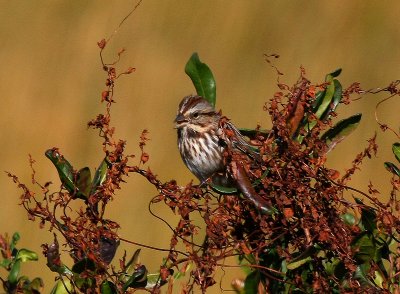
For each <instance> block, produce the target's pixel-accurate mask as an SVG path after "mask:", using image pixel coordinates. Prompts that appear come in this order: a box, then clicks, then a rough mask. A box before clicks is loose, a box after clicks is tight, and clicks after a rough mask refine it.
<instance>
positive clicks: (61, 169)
mask: <svg viewBox="0 0 400 294" xmlns="http://www.w3.org/2000/svg"><path fill="white" fill-rule="evenodd" d="M45 155H46V157H47V158H48V159H50V160H51V162H52V163H53V164H54V166H55V167H56V169H57V172H58V175H59V177H60V180H61V183H62V184H63V186H64V188H65V189H67V191H68V192H69V193H71V194H72V195H74V197H75V198H81V199H84V200H85V199H86V197H85V196H84V195H83V194H82V193H81V192H80V191H79V189H78V187H77V186H76V185H75V176H74V169H73V167H72V165H71V164H70V163H69V162H68V160H66V159H65V158H64V156H62V155H61V154H60V153H59V152H58V150H57V149H55V148H53V149H49V150H47V151H46V153H45Z"/></svg>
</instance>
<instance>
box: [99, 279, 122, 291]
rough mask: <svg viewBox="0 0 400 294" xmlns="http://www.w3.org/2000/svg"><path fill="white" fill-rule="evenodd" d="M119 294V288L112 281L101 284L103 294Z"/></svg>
mask: <svg viewBox="0 0 400 294" xmlns="http://www.w3.org/2000/svg"><path fill="white" fill-rule="evenodd" d="M115 293H118V289H117V287H116V286H115V285H114V283H112V282H110V281H104V282H103V283H102V284H101V294H115Z"/></svg>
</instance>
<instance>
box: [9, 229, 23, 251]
mask: <svg viewBox="0 0 400 294" xmlns="http://www.w3.org/2000/svg"><path fill="white" fill-rule="evenodd" d="M19 239H21V236H20V235H19V233H18V232H15V233H14V234H13V236H12V238H11V242H10V250H11V252H13V251H14V250H15V249H16V246H17V243H18V241H19ZM13 253H14V252H13Z"/></svg>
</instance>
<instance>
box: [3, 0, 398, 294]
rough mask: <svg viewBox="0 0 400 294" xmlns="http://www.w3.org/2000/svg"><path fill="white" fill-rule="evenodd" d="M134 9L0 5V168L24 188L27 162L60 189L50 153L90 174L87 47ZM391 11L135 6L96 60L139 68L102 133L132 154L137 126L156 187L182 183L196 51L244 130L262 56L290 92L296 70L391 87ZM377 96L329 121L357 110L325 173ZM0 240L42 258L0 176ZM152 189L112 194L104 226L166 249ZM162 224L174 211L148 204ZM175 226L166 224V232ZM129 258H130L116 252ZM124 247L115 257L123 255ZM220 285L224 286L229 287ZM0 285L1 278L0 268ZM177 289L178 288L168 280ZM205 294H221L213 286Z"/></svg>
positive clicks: (370, 173) (340, 161)
mask: <svg viewBox="0 0 400 294" xmlns="http://www.w3.org/2000/svg"><path fill="white" fill-rule="evenodd" d="M132 6H133V2H132V1H99V0H98V1H4V0H1V1H0V41H1V44H0V62H1V70H0V81H1V82H0V99H1V100H0V101H1V107H0V127H1V134H0V143H1V152H0V170H1V171H3V170H7V171H11V172H13V173H15V174H17V175H19V176H20V178H21V180H23V181H25V182H29V175H30V171H29V168H28V154H29V153H30V154H32V156H33V157H34V158H35V159H36V160H37V163H36V165H35V166H36V170H37V177H38V179H39V180H42V181H43V182H45V181H47V180H51V181H53V182H54V183H55V185H54V187H55V188H56V187H58V185H59V181H58V180H57V174H56V171H55V169H54V168H53V167H52V165H51V163H50V161H48V160H47V159H46V158H45V157H44V155H43V153H44V151H45V150H46V149H48V148H51V147H53V146H57V147H59V148H60V149H61V151H62V152H63V153H64V154H65V155H66V157H67V158H68V159H69V160H70V161H71V162H72V163H73V164H74V166H75V167H76V168H79V167H83V166H89V167H90V168H92V169H93V168H95V167H96V166H97V165H98V164H99V162H100V161H101V159H102V153H101V147H100V142H101V141H100V140H99V138H98V137H97V136H96V133H95V132H94V131H89V130H87V127H86V122H87V121H88V120H89V119H91V118H93V117H95V116H96V115H97V113H99V112H100V111H102V106H101V105H100V103H99V98H100V93H101V91H102V90H103V89H104V81H105V75H104V73H103V72H102V70H101V66H100V61H99V57H98V53H99V50H98V48H97V45H96V42H97V41H99V40H100V39H102V38H103V37H108V36H109V35H110V34H111V33H112V32H113V30H114V28H115V27H116V26H117V25H118V23H119V22H120V20H121V19H122V18H123V17H124V16H126V14H127V13H128V11H130V9H131V8H132ZM399 15H400V4H399V2H398V1H397V0H396V1H366V0H359V1H344V0H343V1H265V0H264V1H261V0H259V1H215V0H208V1H188V0H178V1H177V0H175V1H171V0H169V1H167V0H165V1H155V0H145V1H143V3H142V5H141V6H140V8H139V9H138V10H137V11H136V12H135V13H134V14H133V16H132V17H131V18H129V19H128V20H127V21H126V23H125V24H124V26H123V27H122V28H121V29H120V30H119V33H118V34H117V35H116V36H115V37H114V39H113V40H112V43H111V44H110V45H109V46H108V48H107V50H106V54H105V55H106V57H107V59H108V60H109V61H111V60H112V59H113V56H114V53H115V52H116V51H117V50H118V49H120V48H122V47H125V48H126V49H127V52H126V53H125V54H124V55H123V58H122V61H121V62H120V64H119V66H120V67H119V68H121V69H124V68H127V67H128V66H133V67H136V68H137V71H136V72H135V73H134V74H132V75H131V76H128V77H124V78H121V79H120V80H119V81H118V84H117V88H116V96H115V98H116V100H117V104H115V105H114V107H113V119H114V120H113V123H114V125H115V126H116V127H117V136H119V137H120V138H124V139H126V140H127V141H128V148H127V149H128V151H129V152H133V153H137V150H138V148H137V141H138V137H139V135H140V132H141V130H142V129H144V128H147V129H148V130H149V131H150V137H151V141H150V142H149V144H148V147H147V151H148V152H149V153H150V156H151V157H150V162H149V165H150V166H151V168H152V170H153V171H155V172H156V173H157V174H158V176H159V178H160V179H161V180H169V179H171V178H175V179H177V180H178V182H179V183H181V184H184V183H187V182H188V181H189V180H190V179H192V178H193V176H192V175H191V174H190V173H189V172H188V171H187V170H186V169H185V167H184V166H183V164H182V162H181V159H180V157H179V154H178V151H177V148H176V137H175V136H176V135H175V131H174V130H173V128H172V127H173V124H172V120H173V119H174V115H175V113H176V107H177V104H178V103H179V101H180V99H181V97H183V96H184V95H187V94H189V93H193V92H194V89H193V87H192V85H191V82H190V80H189V79H188V78H187V77H186V75H185V74H184V71H183V68H184V65H185V63H186V61H187V59H188V58H189V56H190V55H191V54H192V53H193V52H194V51H197V52H199V54H200V58H201V59H202V60H204V61H205V62H207V63H208V64H209V65H210V67H211V68H212V70H213V72H214V75H215V77H216V79H217V87H218V97H219V98H218V102H217V107H218V108H222V109H223V112H224V114H226V115H228V116H229V117H231V118H232V120H233V121H234V123H235V124H236V125H238V126H242V127H252V126H255V125H256V124H257V123H260V124H261V125H263V126H264V127H268V126H269V125H270V120H269V118H268V115H267V113H265V112H264V111H263V110H262V106H263V104H264V102H265V101H267V100H268V99H269V98H270V97H271V96H272V95H273V93H274V92H275V91H277V87H276V86H275V81H276V75H275V72H274V70H273V69H271V67H270V66H269V65H268V64H267V63H266V62H265V61H264V58H263V54H264V53H268V54H270V53H277V54H279V55H281V58H280V59H279V60H277V61H275V64H276V65H277V66H278V67H279V68H280V70H281V71H283V72H284V73H285V75H284V76H283V77H282V78H281V80H282V81H284V82H286V83H289V84H291V83H293V82H294V81H295V80H296V78H297V76H298V73H299V70H298V68H299V66H300V65H303V66H304V67H305V68H306V70H307V73H308V77H309V78H310V79H311V80H312V81H315V82H321V81H322V80H323V78H324V75H325V74H326V73H328V72H330V71H332V70H334V69H336V68H338V67H342V68H343V70H344V71H343V73H342V75H341V76H340V80H341V81H342V84H343V85H344V86H348V85H349V84H350V83H351V82H353V81H359V82H361V84H362V85H363V87H365V88H372V87H379V86H386V85H387V84H388V83H389V82H390V81H391V80H395V79H398V78H399V67H400V54H399V48H400V23H399ZM383 97H384V96H379V97H378V96H368V97H366V98H364V99H363V100H361V101H357V102H355V103H353V104H352V105H351V106H350V107H347V108H346V109H345V110H344V111H342V112H341V118H344V117H346V115H350V114H353V113H355V112H363V114H364V118H363V121H362V123H361V125H360V127H359V129H358V130H357V131H356V133H354V134H353V135H352V136H351V138H349V139H348V140H347V142H344V143H343V144H341V145H340V146H339V147H338V148H337V149H336V150H335V151H334V152H332V157H331V160H330V164H331V166H332V167H336V168H338V169H339V170H340V171H343V169H344V168H345V167H349V166H350V162H351V160H352V159H353V158H354V156H355V155H356V154H357V153H358V152H360V151H361V150H362V149H363V148H364V146H366V139H368V138H369V137H371V136H372V135H373V133H374V131H375V130H376V129H378V128H377V125H376V123H375V122H374V120H373V112H374V105H375V104H376V102H377V101H378V99H379V98H383ZM396 100H398V99H393V100H392V102H391V103H389V104H386V105H384V106H383V107H382V108H381V111H380V114H381V116H382V118H385V121H386V122H388V123H391V124H392V126H393V127H395V128H396V129H397V128H398V126H399V121H398V112H399V110H400V109H399V104H398V103H396V102H395V101H396ZM342 109H343V108H342ZM395 140H396V138H395V137H394V136H393V135H391V134H388V133H387V134H381V133H379V141H378V142H379V143H381V144H382V145H381V149H380V153H379V158H378V159H377V160H372V161H369V162H368V163H366V164H364V166H363V172H362V173H361V174H360V175H359V176H357V177H355V181H354V182H353V185H354V186H355V187H358V188H361V189H362V190H364V191H366V190H367V189H366V184H367V183H368V179H372V180H373V182H374V183H376V184H377V186H378V187H379V190H381V191H382V192H383V193H387V191H388V186H384V184H385V183H387V182H388V179H389V177H388V174H387V173H386V172H385V170H384V168H383V166H382V162H383V161H385V160H391V159H392V156H391V153H390V144H391V143H392V142H394V141H395ZM0 187H1V199H2V202H1V208H0V209H1V212H0V232H1V233H3V232H9V233H12V232H14V231H19V232H20V233H21V235H22V240H21V242H20V246H24V247H28V248H30V249H33V250H35V251H37V252H41V249H40V244H42V243H45V242H50V241H51V238H52V234H51V233H49V232H48V231H46V230H40V229H39V227H38V223H32V222H29V221H27V217H26V214H25V211H24V210H23V209H22V207H19V206H18V196H19V191H18V190H17V188H16V187H15V185H13V184H12V183H11V181H10V180H9V179H8V178H7V177H6V176H5V175H4V174H3V175H1V176H0ZM155 193H156V191H155V190H154V189H152V188H151V187H150V186H149V185H147V184H146V182H145V181H144V180H143V179H142V178H140V177H138V176H133V177H130V178H128V179H127V184H125V185H124V186H123V189H122V190H121V191H120V192H119V193H118V194H117V195H116V198H115V201H114V202H113V203H112V204H111V205H110V207H109V210H108V217H109V218H111V219H114V220H116V221H118V222H119V223H120V224H121V226H122V229H121V230H120V234H121V236H123V237H125V238H128V239H131V240H134V241H137V242H142V243H145V244H149V245H155V246H159V247H167V246H168V244H169V240H168V236H169V232H168V230H167V229H166V227H165V226H164V225H163V224H162V223H160V222H159V221H157V220H155V219H154V218H153V217H151V216H150V215H149V213H148V212H147V203H148V201H149V200H150V199H151V198H152V197H153V196H154V195H155ZM156 210H157V211H158V212H159V213H160V215H162V216H164V217H166V218H170V217H171V216H172V213H171V212H170V211H169V210H167V209H164V208H163V207H162V205H158V207H157V209H156ZM172 224H173V225H174V222H173V221H172ZM121 248H122V249H126V250H127V251H128V252H133V251H134V250H135V249H136V247H134V246H131V245H127V244H123V245H122V246H121ZM121 254H122V250H120V251H119V252H118V254H117V257H121ZM162 256H163V255H162V254H159V253H157V252H153V251H149V250H143V251H142V261H143V263H145V264H146V265H147V266H148V268H149V270H150V271H155V270H157V265H159V264H160V262H161V259H162ZM44 263H45V260H44V258H43V257H42V256H41V257H40V262H39V263H31V264H24V268H23V270H24V273H26V274H28V275H30V276H32V277H33V275H40V276H43V277H45V281H46V289H47V290H49V289H50V287H51V285H52V280H53V279H54V277H55V275H54V274H53V273H51V272H50V271H47V270H43V265H44ZM226 271H227V277H225V278H223V279H222V283H223V288H225V289H228V288H229V286H228V285H229V282H230V276H232V275H235V273H232V269H227V270H226ZM0 276H1V277H4V276H5V272H4V270H3V269H0ZM178 284H179V283H178ZM211 292H215V293H219V292H220V289H219V287H218V285H217V286H216V287H215V288H214V289H213V290H212V291H210V293H211Z"/></svg>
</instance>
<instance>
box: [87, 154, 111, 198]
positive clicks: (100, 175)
mask: <svg viewBox="0 0 400 294" xmlns="http://www.w3.org/2000/svg"><path fill="white" fill-rule="evenodd" d="M108 165H109V162H108V160H107V158H104V160H103V161H102V162H101V163H100V166H99V167H98V168H97V170H96V172H95V174H94V177H93V182H92V188H91V190H90V194H93V193H94V192H96V189H97V188H98V187H99V186H101V185H102V184H103V183H104V181H105V180H106V178H107V169H108Z"/></svg>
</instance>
